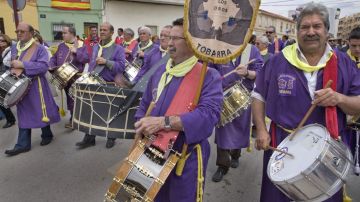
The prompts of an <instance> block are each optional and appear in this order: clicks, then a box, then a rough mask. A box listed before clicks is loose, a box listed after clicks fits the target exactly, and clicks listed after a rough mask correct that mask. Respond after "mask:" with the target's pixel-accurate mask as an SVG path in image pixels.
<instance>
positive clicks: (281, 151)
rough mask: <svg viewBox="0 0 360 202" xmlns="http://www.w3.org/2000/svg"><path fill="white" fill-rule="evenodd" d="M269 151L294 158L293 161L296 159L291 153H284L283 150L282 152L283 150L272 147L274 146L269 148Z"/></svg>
mask: <svg viewBox="0 0 360 202" xmlns="http://www.w3.org/2000/svg"><path fill="white" fill-rule="evenodd" d="M268 149H271V150H273V151H276V152H280V153H282V154H285V155H288V156H290V158H292V159H294V158H295V157H294V155H292V154H290V153H289V152H286V151H283V150H281V149H278V148H275V147H272V146H268Z"/></svg>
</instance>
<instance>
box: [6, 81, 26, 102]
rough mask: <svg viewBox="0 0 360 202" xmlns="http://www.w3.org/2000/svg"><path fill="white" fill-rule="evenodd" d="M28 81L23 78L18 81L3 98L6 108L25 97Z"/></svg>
mask: <svg viewBox="0 0 360 202" xmlns="http://www.w3.org/2000/svg"><path fill="white" fill-rule="evenodd" d="M29 85H30V80H29V79H27V78H23V79H20V80H18V81H17V82H16V83H15V84H14V86H13V87H12V88H11V89H10V90H9V92H8V95H7V96H6V98H5V100H6V101H5V104H6V105H7V106H8V107H11V106H13V105H15V104H16V103H17V102H18V101H19V100H20V99H21V98H22V96H24V95H25V93H26V91H27V90H28V89H29Z"/></svg>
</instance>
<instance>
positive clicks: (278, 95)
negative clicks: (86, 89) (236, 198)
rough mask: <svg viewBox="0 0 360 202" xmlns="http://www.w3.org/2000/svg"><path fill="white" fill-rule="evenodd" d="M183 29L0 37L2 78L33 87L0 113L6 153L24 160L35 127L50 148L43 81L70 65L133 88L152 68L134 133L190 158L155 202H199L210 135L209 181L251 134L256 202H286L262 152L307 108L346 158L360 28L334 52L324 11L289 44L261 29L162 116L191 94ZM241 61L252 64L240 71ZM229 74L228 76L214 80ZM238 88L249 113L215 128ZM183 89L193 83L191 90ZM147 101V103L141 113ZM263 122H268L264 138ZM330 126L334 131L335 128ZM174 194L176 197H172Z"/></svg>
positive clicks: (307, 15)
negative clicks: (170, 134)
mask: <svg viewBox="0 0 360 202" xmlns="http://www.w3.org/2000/svg"><path fill="white" fill-rule="evenodd" d="M183 23H184V22H183V19H177V20H175V21H174V22H173V24H172V25H168V26H165V27H163V28H162V30H161V32H160V37H158V38H157V37H152V33H151V29H150V28H148V27H146V26H141V27H139V29H138V30H137V33H138V36H139V37H138V38H137V39H136V38H135V34H134V33H135V32H134V30H132V29H130V28H126V29H122V28H119V29H118V30H117V36H116V37H115V40H113V38H114V37H113V35H114V32H115V30H114V27H113V26H112V25H111V24H110V23H108V22H105V23H102V24H101V25H100V34H99V35H98V28H97V27H91V28H90V34H89V36H88V37H87V38H86V39H85V40H84V41H82V40H79V39H78V38H77V37H76V36H77V35H76V29H75V27H71V26H65V27H63V31H62V37H63V42H61V43H60V44H58V45H57V46H56V48H55V49H53V50H51V49H50V50H51V51H50V50H49V49H48V48H47V47H46V45H45V44H44V41H43V40H42V38H41V35H40V33H39V32H37V31H36V30H34V28H33V27H32V26H31V25H29V24H26V23H20V24H19V25H18V27H17V29H16V34H17V42H16V43H13V42H12V41H11V39H10V38H9V37H8V36H7V35H5V34H0V53H1V60H0V61H1V65H0V67H1V71H2V72H4V71H11V73H12V74H14V75H17V76H19V75H22V74H23V75H25V76H27V77H28V78H30V79H31V80H32V85H31V86H30V89H29V91H28V93H27V94H26V95H25V96H24V97H23V98H22V100H21V101H20V102H18V103H17V105H16V108H17V116H16V117H17V118H15V116H14V115H13V113H12V111H11V109H10V108H5V107H3V106H1V105H0V109H1V112H2V113H3V118H5V119H6V124H5V125H4V126H3V129H1V130H6V128H9V127H12V126H13V125H15V123H16V122H17V126H18V139H17V142H16V144H15V146H14V147H13V148H12V149H9V150H6V151H5V154H7V155H8V156H14V155H18V154H20V153H23V152H28V151H29V150H30V149H31V129H32V128H41V131H42V134H41V138H42V141H41V143H40V145H42V146H45V145H48V144H49V143H51V141H52V139H53V132H52V130H51V127H50V126H51V125H52V124H55V123H57V122H59V121H60V115H59V107H58V106H57V104H56V103H55V101H54V98H53V95H52V94H53V93H52V91H51V84H50V83H49V82H48V79H47V78H46V74H47V72H48V71H49V72H50V73H51V72H53V71H54V70H55V69H56V68H58V67H59V66H61V65H62V64H64V63H70V62H71V63H72V64H73V65H74V66H75V67H76V68H77V69H78V70H79V73H87V72H96V73H98V75H99V76H100V77H101V78H102V79H103V80H105V81H106V82H114V83H116V85H117V86H119V87H121V88H132V87H133V86H134V85H136V83H137V82H139V81H140V80H141V79H142V78H143V77H146V75H147V73H148V72H149V70H150V69H151V68H152V67H154V66H159V68H158V69H157V70H156V72H155V73H154V74H153V75H152V76H151V77H150V79H149V81H148V85H147V87H146V90H145V92H144V94H143V97H142V100H141V103H140V106H139V109H138V111H137V113H136V115H135V117H136V120H137V122H136V123H135V128H136V135H137V136H140V137H147V136H151V135H152V134H156V133H157V132H159V131H162V130H164V131H177V132H178V133H179V135H178V138H177V139H176V142H175V143H174V145H173V149H174V150H175V151H178V152H179V153H181V152H182V149H183V145H184V144H186V145H188V147H187V151H186V153H187V154H188V155H187V156H186V159H184V160H185V161H186V164H185V167H184V168H183V171H182V174H181V175H180V176H179V175H177V174H175V172H174V171H173V172H171V174H170V175H169V177H168V178H167V180H166V181H165V184H164V185H163V186H162V188H161V190H160V192H159V194H158V195H157V198H156V201H195V200H196V199H198V200H201V199H202V194H201V193H199V187H200V188H201V189H202V186H203V184H204V181H203V177H204V176H205V173H206V168H207V164H208V160H209V157H210V145H209V142H208V138H209V137H210V136H211V135H212V133H213V131H215V144H216V147H217V157H216V165H217V166H218V169H217V171H216V172H215V173H214V175H213V176H212V181H214V182H219V181H221V180H222V179H223V176H224V175H226V174H227V173H228V172H230V169H231V168H237V167H238V166H239V159H240V157H241V150H242V149H243V148H247V147H249V145H250V138H251V133H253V132H254V129H255V128H256V142H255V147H256V148H257V149H259V150H265V152H264V160H263V162H264V164H263V166H264V167H263V171H264V172H263V180H262V189H261V199H260V201H263V202H265V201H269V202H270V201H277V202H282V201H284V202H285V201H290V199H289V198H288V197H287V196H286V195H285V194H283V193H282V192H281V191H280V190H279V189H278V188H276V187H275V185H273V184H272V182H271V181H270V179H269V178H268V177H267V174H266V169H267V163H268V162H269V158H270V156H271V154H272V151H271V150H268V148H269V146H270V145H271V146H273V147H276V146H277V145H278V144H279V143H280V142H281V141H282V140H283V139H284V138H286V137H287V136H288V134H289V131H291V130H293V129H295V128H296V126H297V124H298V123H299V122H300V120H301V119H302V117H303V116H304V114H305V112H306V111H307V110H308V108H309V107H310V106H311V105H312V104H316V105H318V106H319V107H318V108H317V109H315V111H314V112H313V113H312V115H310V117H309V119H308V121H307V122H306V123H307V124H311V123H320V124H322V125H324V126H327V127H328V129H329V131H330V134H332V135H333V134H337V135H339V136H341V137H342V141H343V142H344V143H345V144H346V145H348V146H349V147H351V148H352V150H354V138H353V137H352V132H349V131H348V130H346V115H347V114H348V115H356V114H359V113H360V97H359V95H360V80H359V78H360V72H359V69H358V68H360V60H359V58H360V27H358V28H355V29H353V30H352V31H351V33H350V35H349V38H348V46H342V47H339V46H336V44H334V43H333V39H332V38H331V36H330V35H329V33H328V31H329V26H330V25H329V19H328V11H327V9H326V7H325V6H323V5H321V4H317V3H310V4H307V5H306V6H305V7H304V8H303V10H302V11H301V13H300V16H299V18H298V19H297V38H296V40H295V39H289V38H288V37H286V36H285V37H283V38H282V39H280V38H278V37H277V34H276V29H275V27H273V26H270V27H267V28H266V32H265V34H264V35H258V36H253V37H252V38H251V40H250V41H249V43H248V44H247V46H246V48H245V50H244V51H243V53H242V54H241V55H240V56H238V57H237V58H235V59H234V60H232V61H229V62H228V63H227V64H209V65H208V70H207V72H206V75H205V78H204V81H203V85H202V87H201V94H200V95H199V96H200V97H199V103H198V104H197V105H196V106H194V108H193V109H192V110H190V111H184V112H181V113H179V114H170V115H169V114H168V111H169V110H170V111H171V109H172V110H173V103H172V101H173V100H174V99H179V100H177V101H178V102H180V101H181V100H182V99H184V100H185V99H186V96H181V95H180V96H179V93H178V89H179V91H180V89H181V90H183V88H184V89H185V90H187V91H189V92H190V91H191V90H192V89H191V88H195V87H197V86H189V85H185V84H186V82H191V81H189V79H188V78H189V77H190V76H191V75H193V72H196V71H197V69H198V67H199V65H200V62H201V61H198V59H197V58H196V57H195V55H194V52H193V50H192V49H191V48H190V47H189V46H188V43H187V42H186V40H185V37H184V28H183ZM168 58H169V59H168ZM249 61H253V62H251V63H250V64H248V63H249ZM329 61H335V62H334V63H332V64H335V65H334V66H331V65H329V63H330V62H329ZM158 63H160V64H158ZM128 64H131V65H134V66H136V67H139V72H138V74H137V75H136V77H135V78H134V79H133V80H131V81H130V80H128V79H127V78H126V77H124V72H125V71H126V68H127V65H128ZM200 66H201V65H200ZM328 66H331V67H328ZM331 68H332V69H331ZM231 71H235V73H234V74H231V75H229V76H227V77H226V78H225V77H224V78H223V79H222V76H224V75H226V74H228V73H229V72H231ZM80 75H81V74H79V75H77V77H79V76H80ZM194 78H197V77H194ZM280 78H291V79H292V80H291V83H292V85H291V86H290V85H289V86H279V85H280V84H279V79H280ZM329 78H330V79H331V80H333V81H335V82H334V83H335V85H334V86H335V87H334V86H332V87H331V88H324V89H323V87H324V86H325V84H324V83H326V81H327V80H329ZM240 81H241V83H242V85H243V86H244V88H246V90H247V91H248V92H252V93H251V97H252V100H253V101H252V104H251V106H250V107H248V108H247V109H246V110H245V111H244V112H243V113H241V115H240V116H238V117H236V118H235V119H233V120H232V121H231V122H230V123H228V124H225V125H222V126H216V125H217V123H218V122H219V119H220V114H221V109H222V104H223V92H224V90H226V89H229V88H231V87H232V86H233V85H234V84H236V83H238V82H240ZM289 82H290V81H289ZM188 84H192V85H198V84H197V83H196V82H195V83H194V82H192V83H188ZM255 84H256V85H255ZM71 85H72V83H68V85H67V86H66V87H65V88H64V91H65V94H66V101H67V109H68V111H69V113H70V120H69V122H68V123H67V124H66V125H65V127H67V128H71V127H72V126H71V122H72V115H73V108H74V101H73V98H72V97H71V96H70V95H69V89H70V87H71ZM280 88H284V89H280ZM153 102H154V103H155V105H154V106H153V109H152V110H151V112H150V114H147V111H148V108H151V106H152V103H153ZM189 104H190V103H189ZM334 109H335V110H334ZM30 114H31V116H29V115H30ZM265 116H266V117H267V118H268V119H269V120H270V130H268V129H267V126H266V123H265ZM329 117H336V118H335V119H334V118H332V119H331V118H329ZM252 120H253V121H252ZM252 122H253V123H254V127H252ZM329 125H336V126H337V127H335V129H334V127H331V126H329ZM214 128H215V129H214ZM95 137H96V136H94V135H90V134H85V135H84V137H83V139H82V140H81V141H80V142H78V143H76V146H77V147H79V148H80V149H85V148H87V147H90V146H94V145H95ZM114 144H115V138H108V139H107V142H106V148H112V147H113V146H114ZM195 150H196V151H197V152H196V151H195ZM199 163H200V164H202V170H201V169H200V168H199V167H198V166H199ZM199 169H200V172H198V171H199ZM199 173H200V174H199ZM199 175H201V176H199ZM179 189H180V190H181V191H180V192H179V191H174V190H179ZM200 192H201V191H200ZM327 201H337V202H339V201H342V192H341V191H339V192H337V193H336V194H335V195H334V196H332V197H331V198H330V199H329V200H327Z"/></svg>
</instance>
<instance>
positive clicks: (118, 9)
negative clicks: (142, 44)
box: [103, 1, 184, 37]
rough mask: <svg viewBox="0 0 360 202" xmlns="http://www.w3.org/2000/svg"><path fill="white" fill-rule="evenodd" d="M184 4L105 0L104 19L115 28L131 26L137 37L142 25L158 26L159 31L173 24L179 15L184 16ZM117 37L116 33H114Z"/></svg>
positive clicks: (158, 32)
mask: <svg viewBox="0 0 360 202" xmlns="http://www.w3.org/2000/svg"><path fill="white" fill-rule="evenodd" d="M183 15H184V7H183V6H182V5H168V4H161V3H157V4H153V3H144V2H130V1H105V15H104V18H103V20H104V21H108V22H110V23H111V24H112V25H113V26H114V28H115V30H117V29H118V28H120V27H121V28H131V29H132V30H134V32H135V37H137V29H138V27H140V26H142V25H150V26H156V27H157V33H153V34H157V35H159V34H160V30H161V28H162V27H163V26H165V25H171V24H172V22H173V21H174V20H175V19H176V18H179V17H183ZM114 37H116V34H114Z"/></svg>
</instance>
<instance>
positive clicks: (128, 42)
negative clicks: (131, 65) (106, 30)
mask: <svg viewBox="0 0 360 202" xmlns="http://www.w3.org/2000/svg"><path fill="white" fill-rule="evenodd" d="M134 40H135V39H131V40H130V41H123V46H126V47H127V46H129V45H130V44H131V42H133V41H134Z"/></svg>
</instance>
